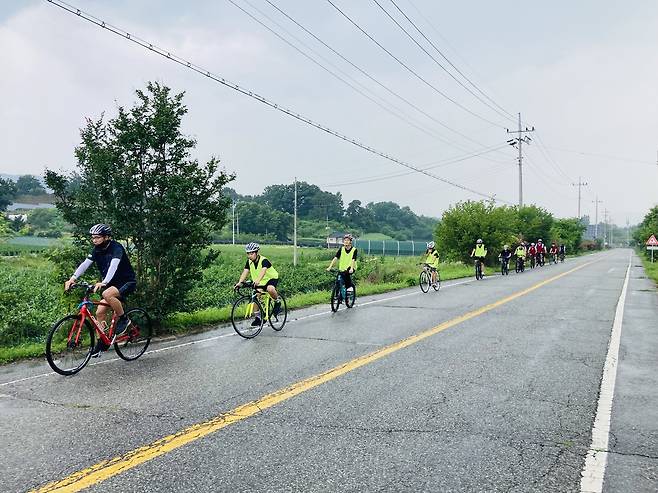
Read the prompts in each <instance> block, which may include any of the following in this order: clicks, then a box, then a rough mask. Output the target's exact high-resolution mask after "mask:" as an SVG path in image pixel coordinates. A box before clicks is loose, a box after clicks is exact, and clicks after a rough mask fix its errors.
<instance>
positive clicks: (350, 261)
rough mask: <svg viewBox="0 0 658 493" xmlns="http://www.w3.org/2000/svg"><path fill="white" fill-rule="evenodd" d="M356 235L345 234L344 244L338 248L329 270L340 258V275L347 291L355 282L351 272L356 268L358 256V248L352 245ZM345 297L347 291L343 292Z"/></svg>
mask: <svg viewBox="0 0 658 493" xmlns="http://www.w3.org/2000/svg"><path fill="white" fill-rule="evenodd" d="M353 240H354V237H353V236H352V235H351V234H350V233H346V234H345V236H343V246H342V247H340V248H339V249H338V251H337V252H336V255H334V258H332V259H331V263H330V264H329V267H327V270H328V271H329V270H331V269H332V268H333V266H334V264H335V263H336V260H338V271H339V272H340V276H341V277H342V278H343V285H344V286H345V291H346V292H347V290H348V289H350V288H352V289H354V283H353V282H352V276H351V274H353V273H354V271H355V270H356V257H357V254H358V249H357V248H355V247H354V246H353V245H352V242H353ZM342 294H343V298H345V297H346V293H342Z"/></svg>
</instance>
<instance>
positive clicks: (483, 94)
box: [390, 0, 514, 120]
mask: <svg viewBox="0 0 658 493" xmlns="http://www.w3.org/2000/svg"><path fill="white" fill-rule="evenodd" d="M390 2H391V3H392V4H393V5H394V6H395V8H396V9H398V11H399V12H400V13H401V14H402V15H403V16H404V18H405V19H407V21H409V24H411V25H412V26H413V27H414V29H416V31H418V33H419V34H420V35H421V36H422V37H423V38H424V39H425V40H426V41H427V42H428V43H429V44H430V45H431V46H432V48H434V49H435V50H436V52H437V53H438V54H439V55H441V57H442V58H443V59H444V60H445V61H446V62H448V63H449V64H450V66H451V67H452V68H454V69H455V70H456V71H457V73H458V74H459V75H461V76H462V77H463V78H464V79H465V80H466V81H467V82H468V83H469V84H470V85H471V86H473V87H474V88H475V90H477V91H478V92H479V93H480V94H482V96H484V97H485V98H487V99H488V100H489V101H491V103H493V104H494V105H495V106H496V107H498V108H499V109H500V110H501V111H502V112H503V113H505V114H506V115H508V117H511V118H512V120H514V115H513V114H512V113H510V112H509V111H507V110H506V109H505V108H503V107H502V106H500V105H499V104H498V103H496V101H494V100H493V99H492V98H490V97H489V96H488V95H487V94H486V93H485V92H484V91H483V90H482V89H480V88H479V87H478V86H477V85H476V84H475V83H474V82H472V81H471V80H470V79H469V78H468V77H466V75H464V73H463V72H462V71H461V70H459V69H458V68H457V67H456V66H455V65H454V64H453V63H452V62H451V61H450V59H449V58H448V57H447V56H445V55H444V54H443V52H442V51H441V50H439V48H437V47H436V45H435V44H434V43H433V42H432V41H431V40H430V39H429V38H428V37H427V36H425V34H424V33H423V31H421V30H420V29H419V28H418V26H417V25H416V24H415V23H414V22H413V21H412V20H411V19H410V18H409V16H407V14H405V13H404V12H403V10H402V9H401V8H400V7H399V6H398V4H397V3H395V1H394V0H390ZM410 3H411V2H410ZM411 5H412V6H413V7H414V8H415V9H416V11H417V12H418V13H419V14H420V11H419V10H418V9H417V8H416V6H415V5H413V3H412V4H411ZM421 17H422V14H421ZM426 21H427V19H426ZM478 99H479V98H478Z"/></svg>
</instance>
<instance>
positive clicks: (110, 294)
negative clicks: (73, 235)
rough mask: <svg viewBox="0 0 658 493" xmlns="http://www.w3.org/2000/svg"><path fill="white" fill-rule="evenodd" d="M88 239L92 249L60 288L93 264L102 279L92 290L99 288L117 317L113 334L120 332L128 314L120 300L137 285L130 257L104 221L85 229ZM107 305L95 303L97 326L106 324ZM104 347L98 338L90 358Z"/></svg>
mask: <svg viewBox="0 0 658 493" xmlns="http://www.w3.org/2000/svg"><path fill="white" fill-rule="evenodd" d="M89 234H90V235H91V242H92V243H93V244H94V250H93V251H92V252H91V253H90V254H89V255H87V258H86V259H85V260H84V261H83V262H82V263H81V264H80V265H79V266H78V268H77V269H76V270H75V272H74V273H73V275H72V276H71V278H70V279H69V280H68V281H66V282H65V283H64V290H65V291H68V290H69V289H70V288H71V286H72V285H73V284H75V281H77V280H78V278H79V277H80V276H81V275H82V274H84V273H85V271H86V270H87V269H88V268H89V267H90V266H91V264H93V263H95V264H96V267H98V270H99V271H100V273H101V275H102V276H103V280H102V281H100V282H97V283H96V284H95V285H94V293H96V292H98V291H99V290H101V289H103V290H104V291H103V294H102V296H103V300H105V302H106V303H107V304H108V305H110V307H111V308H112V311H114V313H115V314H116V315H117V316H118V317H119V320H118V322H117V326H116V331H115V333H114V337H117V336H121V335H123V334H124V333H125V332H126V330H127V329H128V317H127V316H126V314H125V313H124V311H123V305H122V303H121V302H122V301H125V299H126V296H128V295H129V294H130V293H132V292H134V291H135V289H136V288H137V278H136V276H135V271H134V270H133V268H132V265H130V259H129V258H128V254H127V253H126V249H125V248H123V246H122V245H121V243H119V242H118V241H115V240H113V239H112V228H111V227H110V226H108V225H107V224H95V225H94V226H92V227H91V229H90V230H89ZM107 310H108V308H107V306H104V305H99V306H98V308H97V310H96V318H97V320H98V321H99V322H100V324H101V326H104V325H106V316H107ZM108 348H109V346H106V345H105V344H104V343H103V341H101V340H100V339H99V340H98V341H97V342H96V346H95V347H94V349H93V350H92V352H91V354H92V356H94V357H98V356H100V353H101V352H102V351H106V350H107V349H108Z"/></svg>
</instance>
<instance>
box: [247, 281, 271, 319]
mask: <svg viewBox="0 0 658 493" xmlns="http://www.w3.org/2000/svg"><path fill="white" fill-rule="evenodd" d="M270 298H272V297H271V296H270V293H268V292H267V291H260V290H259V288H256V287H252V290H251V301H252V302H251V303H249V304H248V305H247V307H246V309H245V314H244V316H245V318H248V317H251V316H252V315H253V313H254V307H255V305H256V303H255V301H256V300H257V299H258V302H259V303H260V305H261V307H262V308H263V311H264V312H265V313H261V316H262V317H263V320H268V319H269V316H270V313H269V311H270V306H269V305H270V304H269V303H268V301H269V299H270Z"/></svg>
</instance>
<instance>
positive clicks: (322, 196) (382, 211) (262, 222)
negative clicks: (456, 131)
mask: <svg viewBox="0 0 658 493" xmlns="http://www.w3.org/2000/svg"><path fill="white" fill-rule="evenodd" d="M224 194H225V195H227V196H228V197H230V198H231V199H232V200H233V201H234V203H235V211H236V213H237V215H238V218H239V219H238V220H239V229H240V232H241V233H250V234H254V235H263V236H264V235H272V236H273V237H275V238H276V239H277V240H281V241H285V240H287V239H291V238H292V234H293V215H294V196H295V186H294V184H289V185H270V186H268V187H266V188H265V190H264V191H263V193H262V194H260V195H240V194H238V193H237V192H236V191H235V190H233V189H232V188H226V189H225V190H224ZM297 217H298V219H299V220H301V221H306V222H307V224H305V225H304V226H305V227H304V228H303V229H304V232H303V233H302V234H306V235H316V236H317V235H320V236H322V235H324V234H326V227H327V226H329V227H330V228H331V229H344V230H349V231H351V232H352V233H354V234H356V235H361V234H364V233H382V234H385V235H388V236H390V237H392V238H395V239H398V240H411V239H414V238H415V239H426V238H430V237H431V236H432V232H433V230H434V228H435V227H436V224H437V222H438V219H435V218H431V217H426V216H419V215H417V214H415V213H414V212H413V211H412V210H411V209H410V208H409V207H400V206H399V205H398V204H396V203H395V202H370V203H368V204H366V205H365V206H364V205H363V204H362V202H361V201H360V200H352V201H351V202H350V203H349V204H347V206H346V207H345V205H344V203H343V197H342V195H341V194H340V192H337V193H331V192H327V191H324V190H322V189H321V188H320V187H318V186H317V185H313V184H311V183H306V182H298V183H297ZM308 222H311V223H313V224H314V225H315V227H313V224H308ZM229 226H230V227H232V225H229Z"/></svg>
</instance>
